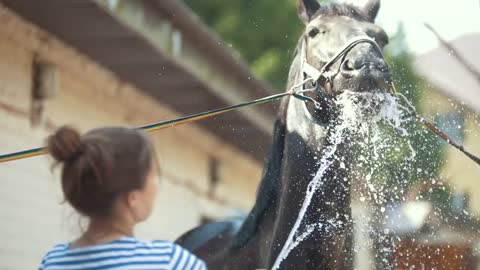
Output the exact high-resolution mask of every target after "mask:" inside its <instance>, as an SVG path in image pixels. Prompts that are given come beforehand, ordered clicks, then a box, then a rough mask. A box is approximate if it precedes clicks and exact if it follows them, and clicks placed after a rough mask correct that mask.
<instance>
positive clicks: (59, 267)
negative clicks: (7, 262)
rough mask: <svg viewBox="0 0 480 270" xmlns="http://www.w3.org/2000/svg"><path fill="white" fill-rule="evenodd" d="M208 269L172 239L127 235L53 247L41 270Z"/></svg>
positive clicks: (45, 257)
mask: <svg viewBox="0 0 480 270" xmlns="http://www.w3.org/2000/svg"><path fill="white" fill-rule="evenodd" d="M80 269H82V270H87V269H89V270H120V269H122V270H123V269H125V270H127V269H128V270H137V269H138V270H147V269H155V270H161V269H169V270H206V269H207V268H206V266H205V263H204V262H203V261H202V260H200V259H198V258H197V257H195V255H193V254H191V253H190V252H189V251H187V250H186V249H184V248H182V247H180V246H179V245H176V244H174V243H172V242H168V241H151V242H142V241H139V240H137V239H135V238H133V237H123V238H121V239H119V240H115V241H112V242H109V243H105V244H100V245H95V246H90V247H81V248H70V244H68V243H66V244H59V245H56V246H55V247H53V248H52V249H51V250H50V251H49V252H48V253H47V254H46V255H45V256H44V257H43V260H42V263H41V265H40V267H39V270H80Z"/></svg>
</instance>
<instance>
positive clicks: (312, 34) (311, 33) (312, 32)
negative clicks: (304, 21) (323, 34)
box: [308, 28, 320, 38]
mask: <svg viewBox="0 0 480 270" xmlns="http://www.w3.org/2000/svg"><path fill="white" fill-rule="evenodd" d="M319 33H320V30H318V28H312V29H311V30H310V31H308V36H309V37H310V38H314V37H316V36H317V35H318V34H319Z"/></svg>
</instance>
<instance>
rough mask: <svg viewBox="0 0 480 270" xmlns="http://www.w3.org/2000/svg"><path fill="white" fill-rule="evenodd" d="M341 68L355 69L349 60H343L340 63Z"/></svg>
mask: <svg viewBox="0 0 480 270" xmlns="http://www.w3.org/2000/svg"><path fill="white" fill-rule="evenodd" d="M342 70H343V71H347V72H349V71H354V70H355V67H354V66H353V63H352V61H350V60H345V61H344V62H343V64H342Z"/></svg>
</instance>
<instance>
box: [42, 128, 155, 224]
mask: <svg viewBox="0 0 480 270" xmlns="http://www.w3.org/2000/svg"><path fill="white" fill-rule="evenodd" d="M48 151H49V153H50V154H51V155H52V156H53V157H54V158H55V159H56V160H57V162H58V163H61V164H63V168H62V175H61V181H62V190H63V194H64V196H65V200H66V201H67V202H68V203H70V205H72V207H73V208H75V210H77V211H78V212H79V213H80V214H82V215H85V216H88V217H105V216H108V215H110V214H111V210H112V207H113V204H114V202H115V200H116V199H117V198H118V197H119V196H120V195H122V194H125V193H126V192H129V191H133V190H137V189H141V188H142V187H143V186H144V184H145V179H146V177H147V174H148V172H149V171H150V169H151V168H152V166H155V165H153V164H154V162H155V161H156V158H155V152H154V147H153V144H152V143H151V141H150V139H149V138H148V137H147V135H146V134H145V133H144V132H142V131H139V130H135V129H129V128H122V127H105V128H98V129H94V130H92V131H90V132H88V133H87V134H85V135H84V136H81V135H80V133H79V132H78V131H77V130H75V129H74V128H72V127H69V126H64V127H61V128H60V129H58V130H57V132H56V133H55V134H54V135H52V136H50V137H49V138H48Z"/></svg>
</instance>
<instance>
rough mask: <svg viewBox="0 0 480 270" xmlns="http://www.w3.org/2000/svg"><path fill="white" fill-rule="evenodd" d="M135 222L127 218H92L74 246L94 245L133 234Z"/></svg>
mask: <svg viewBox="0 0 480 270" xmlns="http://www.w3.org/2000/svg"><path fill="white" fill-rule="evenodd" d="M133 229H134V224H133V223H131V222H128V221H126V220H124V221H122V220H111V219H95V218H92V219H91V220H90V224H89V225H88V228H87V230H86V231H85V232H84V233H83V234H82V236H80V238H78V239H77V240H75V241H74V242H73V243H72V246H73V247H85V246H93V245H98V244H103V243H108V242H112V241H115V240H118V239H120V238H122V237H126V236H133Z"/></svg>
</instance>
